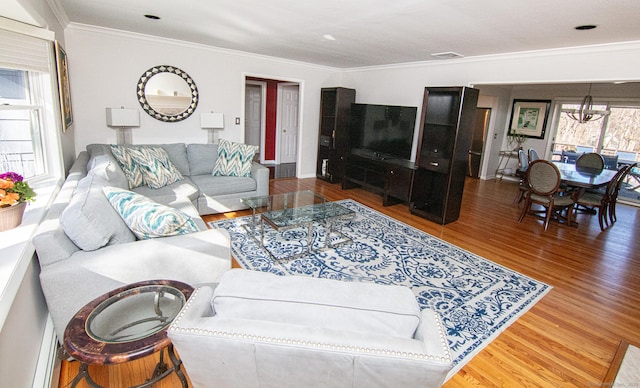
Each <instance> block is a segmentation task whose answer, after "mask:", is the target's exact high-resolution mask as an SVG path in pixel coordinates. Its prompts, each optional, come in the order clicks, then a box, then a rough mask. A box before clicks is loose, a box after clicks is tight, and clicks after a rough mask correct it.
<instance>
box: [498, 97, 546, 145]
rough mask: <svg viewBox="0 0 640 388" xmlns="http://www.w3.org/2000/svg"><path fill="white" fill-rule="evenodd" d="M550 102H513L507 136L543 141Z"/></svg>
mask: <svg viewBox="0 0 640 388" xmlns="http://www.w3.org/2000/svg"><path fill="white" fill-rule="evenodd" d="M550 108H551V100H515V99H514V100H513V107H512V108H511V122H510V123H509V132H508V135H509V136H514V135H522V136H526V137H530V138H533V139H544V132H545V130H546V129H547V120H548V117H549V109H550Z"/></svg>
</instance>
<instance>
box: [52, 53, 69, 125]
mask: <svg viewBox="0 0 640 388" xmlns="http://www.w3.org/2000/svg"><path fill="white" fill-rule="evenodd" d="M54 46H55V47H54V50H55V55H56V68H57V69H56V70H57V72H58V90H59V93H60V112H61V113H62V130H63V131H65V132H66V131H67V129H68V128H69V127H70V126H71V124H73V111H72V109H71V89H70V87H69V67H68V65H67V53H66V52H65V51H64V49H63V48H62V46H60V43H58V41H56V42H55V45H54Z"/></svg>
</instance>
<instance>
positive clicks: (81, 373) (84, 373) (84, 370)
mask: <svg viewBox="0 0 640 388" xmlns="http://www.w3.org/2000/svg"><path fill="white" fill-rule="evenodd" d="M88 368H89V365H87V364H85V363H84V362H82V363H80V369H79V370H78V375H77V376H76V377H74V379H73V380H72V381H71V388H75V387H76V386H77V385H78V383H79V382H80V381H82V379H85V380H86V381H87V384H89V386H90V387H91V388H103V387H102V385H98V384H97V383H96V382H95V381H93V379H92V378H91V376H89V369H88Z"/></svg>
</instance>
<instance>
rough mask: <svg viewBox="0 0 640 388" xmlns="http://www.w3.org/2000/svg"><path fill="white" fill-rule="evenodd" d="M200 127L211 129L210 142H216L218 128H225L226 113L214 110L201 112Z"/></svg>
mask: <svg viewBox="0 0 640 388" xmlns="http://www.w3.org/2000/svg"><path fill="white" fill-rule="evenodd" d="M200 127H202V129H206V130H208V131H209V143H215V142H216V141H217V138H216V135H215V132H216V129H223V128H224V114H222V113H214V112H206V113H201V114H200Z"/></svg>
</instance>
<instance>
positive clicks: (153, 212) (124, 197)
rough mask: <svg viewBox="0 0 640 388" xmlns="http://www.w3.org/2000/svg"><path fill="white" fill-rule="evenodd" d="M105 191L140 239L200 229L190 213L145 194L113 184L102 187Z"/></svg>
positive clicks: (174, 234) (112, 204)
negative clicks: (158, 201) (160, 202)
mask: <svg viewBox="0 0 640 388" xmlns="http://www.w3.org/2000/svg"><path fill="white" fill-rule="evenodd" d="M102 191H103V192H104V195H105V196H106V197H107V199H108V200H109V203H110V204H111V206H113V208H114V209H116V212H118V214H119V215H120V217H122V219H123V220H124V222H125V223H126V224H127V226H128V227H129V229H131V231H132V232H133V234H135V235H136V237H138V238H139V239H141V240H145V239H150V238H156V237H167V236H177V235H179V234H188V233H192V232H198V231H199V229H198V226H197V225H196V223H195V222H194V221H193V219H192V218H191V217H190V216H189V215H187V214H185V213H183V212H181V211H179V210H177V209H174V208H172V207H169V206H165V205H162V204H159V203H157V202H154V201H152V200H151V199H149V198H147V197H145V196H144V195H140V194H137V193H134V192H132V191H128V190H123V189H120V188H117V187H111V186H105V187H103V188H102Z"/></svg>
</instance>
